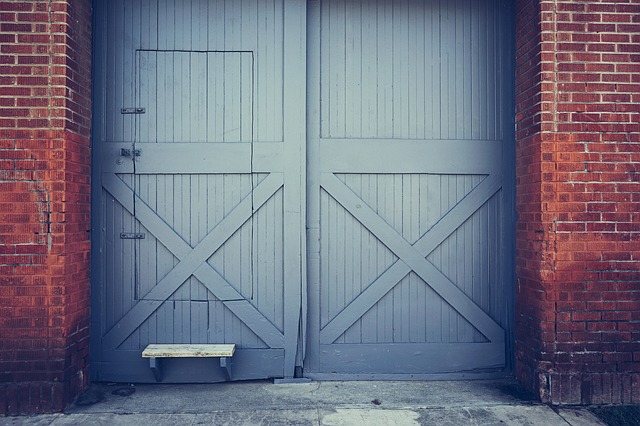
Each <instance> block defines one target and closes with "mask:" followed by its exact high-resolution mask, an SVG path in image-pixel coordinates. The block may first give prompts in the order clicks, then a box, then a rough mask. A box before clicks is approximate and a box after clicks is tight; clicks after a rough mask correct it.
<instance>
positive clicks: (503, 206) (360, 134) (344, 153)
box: [305, 0, 513, 375]
mask: <svg viewBox="0 0 640 426" xmlns="http://www.w3.org/2000/svg"><path fill="white" fill-rule="evenodd" d="M508 15H509V13H508V10H507V9H506V8H505V7H504V6H503V4H502V2H501V1H495V0H482V1H476V0H473V1H426V2H423V1H407V0H404V1H393V2H391V1H389V2H384V1H366V0H351V1H342V0H326V1H322V2H312V3H310V4H309V30H308V34H309V36H308V49H309V50H308V52H309V60H308V64H309V65H308V80H307V81H308V82H310V83H309V92H308V105H309V106H308V142H309V148H308V153H309V156H308V158H309V159H310V160H309V165H308V167H309V169H308V171H309V180H308V186H309V195H308V226H309V234H308V237H309V238H308V241H309V247H308V252H309V253H308V265H309V277H310V280H309V285H310V287H309V289H310V294H309V301H310V303H309V310H310V316H309V321H310V322H309V327H308V330H309V351H308V354H307V359H306V362H305V372H306V373H309V374H311V375H313V374H320V375H322V374H328V373H331V374H344V375H372V374H375V375H397V374H403V375H404V374H412V375H416V374H422V375H424V374H427V375H429V374H449V373H462V372H468V371H474V370H475V371H479V370H482V371H489V370H493V371H496V370H501V369H504V368H505V367H506V365H507V360H508V358H509V354H508V349H507V346H509V345H508V344H507V342H508V341H509V339H510V338H509V335H510V330H511V328H510V327H511V326H510V321H511V320H510V312H512V311H511V304H512V302H511V299H512V297H511V286H512V280H511V272H510V271H511V262H510V261H509V260H508V259H509V257H510V256H511V249H510V243H509V241H510V239H511V235H512V234H511V233H512V226H513V217H512V214H511V211H512V207H511V206H512V204H511V203H512V201H511V195H510V189H509V188H510V187H511V185H510V183H507V184H505V176H507V179H510V177H509V176H510V172H509V170H510V167H511V166H510V160H508V161H504V159H505V158H508V155H506V154H505V152H510V149H506V148H507V147H505V144H511V138H512V135H511V131H512V130H510V129H509V126H511V129H512V127H513V124H512V118H511V115H512V112H511V111H512V106H511V101H510V96H511V91H512V89H511V82H510V77H509V75H510V71H511V67H512V64H511V58H510V56H509V53H510V51H511V48H510V42H509V38H510V27H509V19H508ZM505 171H506V173H505Z"/></svg>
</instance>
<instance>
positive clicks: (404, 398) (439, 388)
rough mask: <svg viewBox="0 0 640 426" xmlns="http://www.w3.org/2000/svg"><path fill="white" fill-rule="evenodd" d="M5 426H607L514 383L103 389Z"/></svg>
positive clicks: (102, 386)
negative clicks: (534, 396) (551, 403)
mask: <svg viewBox="0 0 640 426" xmlns="http://www.w3.org/2000/svg"><path fill="white" fill-rule="evenodd" d="M0 424H1V425H54V426H58V425H112V424H116V425H129V424H131V425H149V424H153V425H154V426H162V425H196V424H205V425H206V424H213V425H438V426H444V425H456V426H457V425H467V424H473V425H575V426H583V425H584V426H587V425H602V424H603V423H601V422H600V421H599V420H598V419H597V418H595V417H594V416H593V415H592V414H591V413H590V412H589V411H587V410H586V409H585V408H562V409H559V410H557V411H554V410H553V409H552V408H550V407H548V406H546V405H542V404H539V403H536V402H534V401H531V400H530V399H528V398H527V396H526V395H524V394H523V393H522V392H521V390H520V388H519V387H518V386H517V385H516V384H515V383H514V382H513V381H510V380H480V381H442V382H433V381H432V382H417V381H416V382H398V381H369V382H367V381H360V382H310V383H296V384H273V383H271V382H269V381H259V382H235V383H220V384H211V385H162V384H158V385H135V386H133V385H126V384H95V385H93V386H92V387H91V389H90V390H89V391H88V392H86V393H85V394H84V395H82V396H81V397H80V398H79V399H78V401H77V402H76V404H75V405H73V406H72V407H70V408H69V409H68V410H67V411H66V412H65V413H64V414H52V415H39V416H32V417H6V418H0Z"/></svg>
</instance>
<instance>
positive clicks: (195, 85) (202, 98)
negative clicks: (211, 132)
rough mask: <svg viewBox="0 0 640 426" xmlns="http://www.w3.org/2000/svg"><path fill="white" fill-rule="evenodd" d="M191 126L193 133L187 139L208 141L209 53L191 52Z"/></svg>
mask: <svg viewBox="0 0 640 426" xmlns="http://www.w3.org/2000/svg"><path fill="white" fill-rule="evenodd" d="M189 62H190V63H189V67H190V69H189V74H188V84H189V121H188V123H189V127H190V128H191V135H190V137H189V139H187V140H185V141H189V142H206V141H207V122H206V120H207V108H206V106H207V91H208V87H207V83H208V81H207V54H206V53H191V54H189Z"/></svg>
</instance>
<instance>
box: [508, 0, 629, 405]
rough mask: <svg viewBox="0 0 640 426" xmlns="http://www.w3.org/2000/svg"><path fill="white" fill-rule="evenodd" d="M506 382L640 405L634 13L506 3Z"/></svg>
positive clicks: (561, 399) (573, 1) (611, 6)
mask: <svg viewBox="0 0 640 426" xmlns="http://www.w3.org/2000/svg"><path fill="white" fill-rule="evenodd" d="M516 20H517V29H516V32H517V34H516V39H517V70H516V74H517V75H516V79H517V87H516V104H517V106H516V109H517V112H516V121H517V136H516V138H517V147H516V175H517V182H516V194H517V195H516V208H517V210H518V214H519V223H518V226H517V231H516V239H517V254H516V256H517V259H516V273H517V282H516V364H517V365H516V374H517V377H518V378H519V380H520V381H521V382H522V383H523V384H525V386H526V387H528V388H529V389H531V390H533V391H534V392H535V393H536V395H538V396H539V397H540V398H541V399H542V400H543V401H550V402H552V403H555V404H579V403H594V404H599V403H631V402H633V403H638V402H640V343H638V342H639V341H640V124H639V122H640V2H639V1H638V0H627V1H583V0H581V1H578V0H565V1H560V0H557V1H545V0H518V1H517V18H516Z"/></svg>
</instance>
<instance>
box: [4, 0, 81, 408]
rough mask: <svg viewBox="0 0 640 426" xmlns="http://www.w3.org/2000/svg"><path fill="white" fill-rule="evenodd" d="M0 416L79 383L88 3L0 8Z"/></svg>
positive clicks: (52, 401)
mask: <svg viewBox="0 0 640 426" xmlns="http://www.w3.org/2000/svg"><path fill="white" fill-rule="evenodd" d="M0 54H1V56H0V415H2V414H3V413H4V414H10V415H11V414H18V413H23V414H25V413H33V412H50V411H59V410H61V409H62V408H63V407H64V406H65V405H66V404H67V403H68V402H69V401H70V400H71V399H72V398H74V397H75V395H77V393H78V392H79V391H80V390H82V389H83V388H84V387H85V386H86V384H87V379H88V351H89V347H88V333H89V237H90V236H89V232H88V231H89V229H90V221H89V213H90V200H89V196H90V182H89V176H90V171H89V164H90V143H89V133H90V116H91V115H90V114H91V113H90V111H91V105H90V98H91V2H90V1H89V0H53V1H0Z"/></svg>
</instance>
